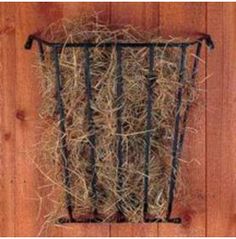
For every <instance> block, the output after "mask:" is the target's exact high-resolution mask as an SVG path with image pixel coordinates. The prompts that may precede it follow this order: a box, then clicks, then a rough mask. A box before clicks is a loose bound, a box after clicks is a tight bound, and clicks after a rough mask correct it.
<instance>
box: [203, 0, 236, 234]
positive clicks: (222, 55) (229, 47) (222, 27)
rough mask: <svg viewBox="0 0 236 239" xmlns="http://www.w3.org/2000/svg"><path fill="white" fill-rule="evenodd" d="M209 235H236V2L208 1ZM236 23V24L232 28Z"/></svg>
mask: <svg viewBox="0 0 236 239" xmlns="http://www.w3.org/2000/svg"><path fill="white" fill-rule="evenodd" d="M207 19H208V33H209V34H211V35H212V36H213V38H214V39H215V44H216V49H215V51H214V52H213V53H212V54H209V56H208V67H207V71H208V74H213V76H212V78H211V80H209V81H208V82H207V89H208V91H207V171H208V177H207V219H208V220H207V235H208V236H235V235H236V206H235V202H236V147H235V145H236V137H235V132H236V123H235V118H236V108H235V100H236V91H235V89H236V88H235V87H236V81H235V79H236V44H235V43H236V30H235V23H236V5H235V4H233V3H227V4H222V3H214V4H213V3H209V4H208V16H207ZM232 26H234V27H232Z"/></svg>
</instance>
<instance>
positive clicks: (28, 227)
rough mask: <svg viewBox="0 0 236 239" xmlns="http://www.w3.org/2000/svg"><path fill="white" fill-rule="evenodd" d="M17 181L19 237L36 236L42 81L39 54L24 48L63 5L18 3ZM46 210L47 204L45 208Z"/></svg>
mask: <svg viewBox="0 0 236 239" xmlns="http://www.w3.org/2000/svg"><path fill="white" fill-rule="evenodd" d="M16 10H17V13H16V23H17V24H16V39H17V42H16V60H17V66H16V72H17V77H16V79H12V80H13V82H12V84H14V85H15V86H16V89H17V90H16V111H15V114H14V116H13V117H15V119H16V158H15V163H16V174H15V176H16V182H15V235H16V236H19V235H20V236H36V235H37V234H38V232H39V230H40V221H39V220H38V219H37V214H38V210H39V201H38V198H37V190H38V188H37V186H38V185H39V183H40V182H39V179H40V176H39V173H38V172H37V170H36V169H35V167H34V166H33V164H32V154H30V152H31V151H32V150H33V146H34V144H35V143H36V140H35V139H36V138H35V137H36V128H37V118H38V113H37V106H38V103H39V99H40V97H39V94H38V87H39V85H38V81H37V79H38V78H37V77H36V74H35V72H34V70H33V68H32V63H33V61H34V60H35V55H34V54H32V52H29V51H26V50H25V49H24V43H25V40H26V38H27V36H28V35H29V34H30V33H34V32H36V31H39V30H41V28H42V27H46V26H47V25H48V23H50V22H51V21H55V20H56V19H57V18H58V17H60V16H61V14H60V13H61V9H60V5H59V4H55V3H53V4H47V5H46V4H45V3H18V4H17V7H16ZM43 207H46V205H43Z"/></svg>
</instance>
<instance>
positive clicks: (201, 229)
mask: <svg viewBox="0 0 236 239" xmlns="http://www.w3.org/2000/svg"><path fill="white" fill-rule="evenodd" d="M205 16H206V8H205V4H204V3H186V2H185V3H161V4H160V26H161V29H160V31H161V35H162V36H166V37H168V36H175V37H176V36H184V37H188V36H193V35H195V34H196V32H205V30H206V23H205ZM202 53H203V54H202V57H203V59H204V51H203V52H202ZM200 68H201V70H200V72H199V74H198V76H199V77H198V79H199V81H200V80H202V79H203V78H204V77H205V66H204V65H201V64H200ZM199 86H200V85H199ZM200 87H201V89H202V90H204V88H205V85H204V84H201V86H200ZM204 103H205V94H204V92H203V93H202V94H201V96H200V99H199V102H198V105H196V106H195V105H194V107H193V108H192V109H191V113H190V120H189V122H190V123H189V125H188V126H190V127H193V128H195V129H197V130H198V133H197V134H187V135H186V138H185V145H184V152H183V159H185V160H186V163H181V171H182V175H183V182H182V184H183V185H184V186H185V188H186V190H187V193H184V192H182V191H181V196H179V198H181V197H182V198H183V200H181V199H180V200H179V201H178V202H175V203H174V210H173V213H172V215H173V217H174V216H180V217H181V218H182V221H183V222H182V224H180V225H178V224H160V227H159V233H160V236H204V235H205V217H206V213H205V211H206V207H205V196H206V191H205V109H204ZM190 162H191V163H190ZM196 162H198V163H196Z"/></svg>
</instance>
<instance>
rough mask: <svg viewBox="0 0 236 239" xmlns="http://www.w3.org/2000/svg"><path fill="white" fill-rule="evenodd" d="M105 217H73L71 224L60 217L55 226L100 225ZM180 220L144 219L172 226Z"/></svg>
mask: <svg viewBox="0 0 236 239" xmlns="http://www.w3.org/2000/svg"><path fill="white" fill-rule="evenodd" d="M105 218H106V217H99V216H97V217H94V216H88V217H82V216H81V217H75V218H74V221H73V222H71V221H70V219H69V218H67V217H61V218H59V219H58V220H57V222H56V223H57V224H65V223H101V222H103V221H104V219H105ZM181 221H182V220H181V218H179V217H174V218H169V219H165V218H158V217H152V218H148V219H145V223H174V224H180V223H181ZM127 222H128V221H126V220H124V221H120V222H119V223H127Z"/></svg>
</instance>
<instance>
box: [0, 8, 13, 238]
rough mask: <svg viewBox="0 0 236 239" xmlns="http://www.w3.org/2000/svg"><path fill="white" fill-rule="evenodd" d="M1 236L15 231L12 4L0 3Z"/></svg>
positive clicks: (9, 234) (10, 234)
mask: <svg viewBox="0 0 236 239" xmlns="http://www.w3.org/2000/svg"><path fill="white" fill-rule="evenodd" d="M0 21H1V22H0V49H1V50H0V81H1V83H0V84H1V85H0V109H1V115H0V117H1V118H0V128H1V130H0V132H1V138H0V140H1V142H0V146H1V151H0V195H1V196H0V236H12V235H13V234H14V210H15V208H14V184H15V177H14V174H15V164H14V162H15V161H14V160H15V119H14V111H15V100H16V99H15V91H16V88H15V85H14V84H12V83H13V82H14V80H15V78H16V51H15V4H1V5H0Z"/></svg>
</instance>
